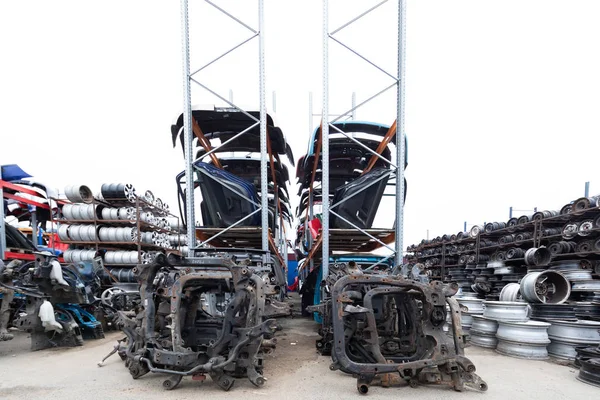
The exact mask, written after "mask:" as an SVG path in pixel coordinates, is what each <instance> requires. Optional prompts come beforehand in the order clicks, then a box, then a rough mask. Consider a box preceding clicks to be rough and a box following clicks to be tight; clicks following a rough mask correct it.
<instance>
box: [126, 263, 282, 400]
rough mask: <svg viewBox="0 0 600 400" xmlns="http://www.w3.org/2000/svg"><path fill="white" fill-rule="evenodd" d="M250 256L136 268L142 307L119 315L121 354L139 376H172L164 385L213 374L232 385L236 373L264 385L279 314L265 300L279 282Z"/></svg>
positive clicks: (221, 383) (222, 384)
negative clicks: (269, 311) (270, 312)
mask: <svg viewBox="0 0 600 400" xmlns="http://www.w3.org/2000/svg"><path fill="white" fill-rule="evenodd" d="M260 269H261V266H260V265H257V264H252V262H251V259H250V258H240V259H238V257H236V256H232V255H231V254H219V253H213V254H208V253H204V254H203V253H201V252H198V253H197V254H196V256H195V257H188V258H185V259H181V258H175V257H170V258H169V259H167V258H166V257H164V256H162V255H161V256H159V257H157V258H156V259H155V261H154V262H153V263H152V264H149V265H140V266H138V267H136V269H135V273H136V277H137V278H138V280H139V281H140V283H141V287H140V294H141V297H142V299H143V303H142V304H143V306H141V305H140V307H139V308H138V309H136V310H135V311H136V314H135V315H130V316H128V315H127V314H126V313H124V312H120V313H119V314H120V326H121V329H122V330H123V332H124V333H125V334H126V336H127V340H126V341H125V342H124V343H123V344H121V347H120V348H119V354H120V355H121V357H122V358H123V359H124V360H125V363H126V366H127V368H128V369H129V372H130V373H131V376H132V377H133V378H134V379H137V378H139V377H141V376H143V375H144V374H146V373H148V372H157V373H164V374H168V375H169V378H167V379H166V380H165V381H164V382H163V387H164V388H165V389H168V390H170V389H174V388H175V387H176V386H177V385H178V384H179V382H181V379H182V378H183V377H184V376H192V377H193V378H194V380H204V379H205V377H206V375H209V376H210V377H211V378H212V379H213V380H214V381H215V382H216V383H217V385H218V386H219V387H221V388H222V389H224V390H229V389H230V388H231V387H232V385H233V384H234V382H235V380H236V379H237V378H242V377H246V378H248V380H250V382H252V383H253V384H254V385H256V386H262V385H263V384H264V383H265V378H264V377H263V355H264V353H266V352H268V351H270V350H271V349H273V348H274V347H275V340H274V338H273V335H274V333H275V330H276V324H275V320H274V319H268V318H266V313H265V299H266V297H267V296H270V295H271V296H272V295H273V294H275V290H274V286H273V285H268V284H266V283H265V282H264V280H263V279H261V277H260V275H259V274H258V273H257V272H258V271H257V270H260Z"/></svg>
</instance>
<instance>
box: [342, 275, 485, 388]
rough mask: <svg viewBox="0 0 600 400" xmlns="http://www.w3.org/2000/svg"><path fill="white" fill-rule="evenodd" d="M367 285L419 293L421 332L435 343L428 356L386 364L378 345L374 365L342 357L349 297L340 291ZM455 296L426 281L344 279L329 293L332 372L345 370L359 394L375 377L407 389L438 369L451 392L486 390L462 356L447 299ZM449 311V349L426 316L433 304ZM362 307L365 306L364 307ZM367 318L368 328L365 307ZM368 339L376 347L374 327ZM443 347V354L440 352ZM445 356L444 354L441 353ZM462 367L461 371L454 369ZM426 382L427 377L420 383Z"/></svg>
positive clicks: (456, 311) (453, 304)
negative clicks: (396, 377)
mask: <svg viewBox="0 0 600 400" xmlns="http://www.w3.org/2000/svg"><path fill="white" fill-rule="evenodd" d="M360 284H362V285H368V286H378V287H381V286H388V287H393V288H398V287H399V288H404V289H405V290H407V291H416V293H420V296H421V297H422V300H423V314H422V315H423V318H422V320H421V322H422V323H423V325H422V327H423V332H424V334H425V335H430V336H432V337H433V338H434V339H435V342H436V345H435V346H434V347H433V348H432V349H431V351H430V352H429V354H430V356H429V358H426V359H421V360H418V361H409V362H404V363H390V361H389V360H386V359H385V357H383V355H382V354H381V352H380V349H379V347H378V346H370V349H371V350H372V351H373V352H374V354H375V358H376V359H378V360H379V361H380V362H379V363H371V364H365V363H357V362H354V361H352V360H351V359H350V358H349V357H348V355H347V354H346V337H345V327H344V316H345V315H346V312H345V310H344V309H345V306H346V304H347V303H351V302H352V301H351V300H350V298H349V297H347V296H346V295H345V293H344V289H345V288H346V287H347V286H350V285H360ZM373 290H375V292H374V293H373V294H370V293H369V292H367V295H366V296H365V297H371V298H372V297H373V296H374V295H376V294H377V291H379V288H376V289H373ZM455 292H456V289H455V288H451V287H449V286H447V285H444V284H442V283H441V282H431V283H430V284H428V285H425V284H420V283H417V282H413V281H409V280H405V279H403V278H401V277H392V276H384V275H366V274H365V275H348V276H344V277H342V278H340V279H339V280H338V281H337V282H336V283H335V285H334V286H333V290H332V297H331V298H332V307H333V310H332V323H333V339H334V345H333V349H332V357H333V359H334V360H335V363H334V365H332V367H331V368H332V369H337V368H341V369H342V370H344V371H345V372H348V373H352V374H354V375H356V376H358V380H357V389H358V391H359V393H362V394H366V393H367V391H368V388H369V385H370V384H371V383H373V382H374V381H375V378H376V377H377V378H379V379H380V380H381V381H382V382H385V381H388V382H389V381H390V380H392V379H393V378H391V379H390V377H391V376H393V375H395V374H398V375H399V377H400V378H401V379H404V380H406V381H409V382H410V383H411V385H413V384H414V383H415V382H416V379H415V378H417V377H418V376H419V373H420V372H421V371H422V370H425V372H426V373H430V372H431V371H430V370H431V369H432V368H438V369H439V371H440V372H441V373H442V374H447V375H449V376H451V379H452V383H451V384H452V385H453V387H454V389H455V390H459V391H460V390H463V389H464V386H468V387H471V388H473V389H476V390H481V391H485V390H487V384H486V383H485V382H484V381H482V380H481V378H479V377H478V376H477V375H476V374H475V370H476V368H475V365H474V364H473V363H472V362H471V361H470V360H469V359H468V358H467V357H465V356H464V343H463V333H462V326H461V323H460V308H459V305H458V302H457V301H456V300H455V299H452V298H450V296H452V295H453V294H454V293H455ZM446 303H447V304H448V306H449V307H450V312H451V318H452V322H453V324H452V327H453V346H448V343H446V342H447V341H448V340H449V338H447V336H446V335H445V333H444V332H443V330H442V327H441V326H439V327H438V328H436V327H434V326H433V325H432V324H431V312H432V311H433V307H434V306H441V307H444V306H445V304H446ZM365 305H366V304H365ZM367 318H368V319H369V320H371V321H372V323H373V324H374V321H375V317H374V314H373V310H372V308H371V309H368V311H367ZM371 328H372V329H371V331H370V333H371V337H370V339H369V342H370V343H372V344H378V338H379V336H378V334H377V328H376V326H375V325H372V326H371ZM442 349H444V351H442ZM444 353H446V354H444ZM460 369H462V371H461V370H460ZM425 380H427V379H425Z"/></svg>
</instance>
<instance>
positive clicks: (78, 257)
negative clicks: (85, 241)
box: [63, 249, 98, 263]
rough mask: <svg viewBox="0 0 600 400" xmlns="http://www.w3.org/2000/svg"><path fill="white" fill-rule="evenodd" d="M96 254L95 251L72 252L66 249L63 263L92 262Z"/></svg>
mask: <svg viewBox="0 0 600 400" xmlns="http://www.w3.org/2000/svg"><path fill="white" fill-rule="evenodd" d="M97 255H98V253H97V252H96V250H73V249H68V250H66V251H65V252H64V253H63V258H64V260H65V262H68V263H77V262H80V261H92V260H93V259H94V258H96V256H97Z"/></svg>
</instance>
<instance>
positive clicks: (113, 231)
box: [69, 226, 138, 243]
mask: <svg viewBox="0 0 600 400" xmlns="http://www.w3.org/2000/svg"><path fill="white" fill-rule="evenodd" d="M69 232H70V231H69ZM98 236H99V238H100V241H102V242H114V243H131V242H135V241H137V239H138V232H137V229H135V228H133V227H128V228H124V227H119V228H116V227H106V226H103V227H100V228H99V229H98Z"/></svg>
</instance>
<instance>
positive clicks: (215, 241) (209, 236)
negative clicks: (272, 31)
mask: <svg viewBox="0 0 600 400" xmlns="http://www.w3.org/2000/svg"><path fill="white" fill-rule="evenodd" d="M199 3H206V4H207V7H208V6H211V7H214V8H215V9H217V10H218V11H219V12H220V13H222V14H223V15H225V16H227V17H228V18H229V19H230V20H231V21H233V23H234V24H239V25H241V26H242V27H244V28H245V29H247V30H248V31H249V32H250V33H249V36H248V38H246V39H244V40H242V41H240V42H239V43H238V44H236V45H235V46H233V47H231V48H228V49H225V50H224V51H223V53H222V54H220V55H219V56H217V57H215V58H214V59H212V60H209V61H207V62H206V63H205V64H204V65H203V66H200V67H199V68H197V69H195V70H194V72H191V69H190V42H191V41H190V34H189V27H190V20H189V15H188V0H181V16H182V42H183V76H184V79H183V88H184V98H183V116H184V126H183V131H184V138H185V143H184V147H185V161H186V162H185V164H186V170H185V176H186V210H185V213H186V221H188V222H191V223H187V237H188V246H189V249H190V252H192V251H193V249H194V248H196V247H197V240H200V241H201V243H200V245H201V246H204V245H211V246H224V247H239V246H238V245H241V247H244V248H259V249H262V250H263V251H265V252H267V253H269V252H273V253H275V254H276V255H277V256H278V257H279V258H280V260H282V262H283V263H284V264H285V265H287V240H286V238H285V224H284V223H283V220H282V219H281V216H280V215H275V220H276V221H277V224H278V227H277V229H276V232H271V230H270V229H269V226H268V225H269V223H268V221H269V214H268V212H269V203H268V196H267V195H266V194H267V193H268V179H267V177H268V168H267V165H268V163H269V162H272V154H271V152H270V140H269V136H268V134H267V110H266V93H265V88H266V77H265V54H264V1H263V0H258V1H257V11H258V21H257V27H256V28H255V27H253V25H256V23H248V22H247V21H243V20H242V19H240V18H238V17H236V16H234V15H233V14H231V13H230V12H228V11H227V10H225V9H224V8H223V7H221V6H218V5H216V4H214V3H212V2H211V1H209V0H205V1H204V2H199ZM254 39H256V40H254ZM253 41H254V42H256V41H258V52H257V54H258V70H259V76H258V84H259V85H258V86H259V90H258V92H259V93H258V100H259V107H258V108H259V111H260V117H259V118H256V117H254V116H252V115H251V114H250V113H249V112H247V111H248V110H244V109H242V108H241V107H239V106H238V105H236V104H234V103H233V101H232V99H231V97H230V96H229V99H228V96H227V94H225V93H224V94H219V93H218V92H217V91H215V90H213V89H211V88H209V87H208V86H207V85H205V84H204V83H202V82H201V80H200V78H199V77H198V76H199V73H200V72H201V71H202V70H204V69H205V68H206V67H208V66H209V65H213V64H214V63H217V62H221V63H222V62H223V61H222V58H223V57H224V56H226V55H228V54H230V53H231V52H233V51H235V50H236V49H238V48H240V47H242V46H247V44H248V43H250V42H253ZM200 47H201V46H200ZM194 48H195V49H196V48H198V46H195V47H194ZM199 50H201V49H199ZM192 86H195V87H197V86H199V87H201V88H202V89H204V90H205V91H206V92H208V93H211V94H212V95H214V96H215V97H217V98H219V99H220V100H221V101H222V102H223V103H225V104H227V105H228V106H229V107H231V108H232V110H234V111H237V112H241V113H244V114H245V115H247V116H248V117H249V118H250V119H251V120H252V121H253V122H252V123H251V124H250V125H249V126H248V127H247V128H246V129H244V130H243V131H241V132H240V133H239V134H238V135H236V137H239V136H241V135H244V134H246V133H248V132H249V131H250V130H251V129H252V128H255V127H256V126H258V127H259V129H260V162H261V170H260V182H261V188H260V193H261V203H260V207H259V212H260V214H261V226H260V227H256V228H254V227H252V228H248V227H237V224H238V223H240V222H241V221H237V222H236V223H234V224H232V225H230V226H227V227H225V228H199V227H198V228H197V227H196V226H195V224H194V221H195V209H194V207H195V204H196V203H195V201H194V179H193V175H194V170H195V168H194V161H195V160H194V147H193V139H194V136H196V137H200V136H198V135H199V134H200V135H201V134H202V133H201V132H198V129H196V127H195V126H194V125H196V124H194V121H193V117H192V104H191V94H192ZM225 144H226V143H222V144H221V145H220V146H217V147H214V148H211V149H207V152H206V154H204V155H203V157H206V156H209V155H212V154H214V153H215V152H218V151H219V149H220V148H221V147H222V146H224V145H225ZM276 203H277V201H276ZM278 213H280V210H277V207H276V214H278ZM190 254H191V253H190ZM282 254H283V256H282Z"/></svg>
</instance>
